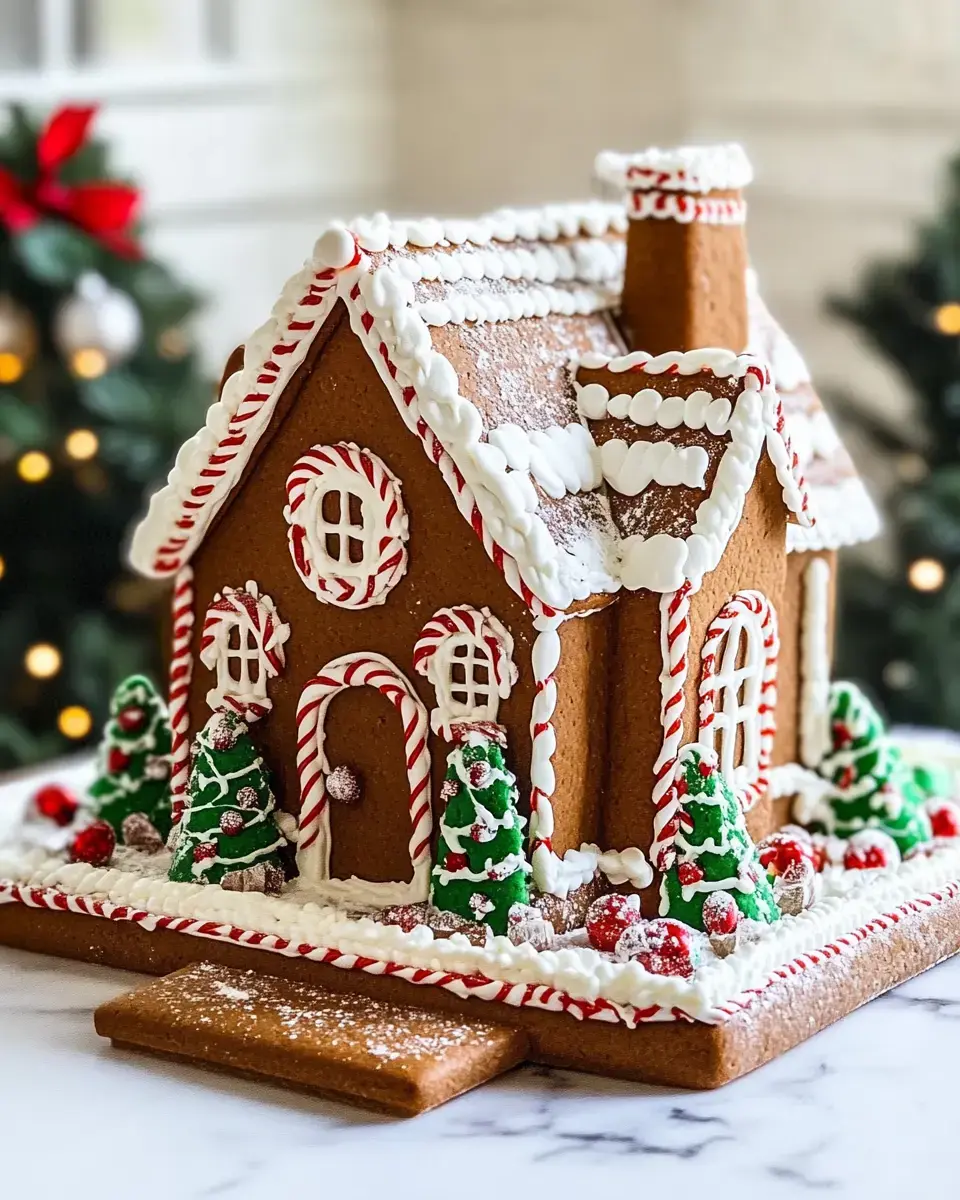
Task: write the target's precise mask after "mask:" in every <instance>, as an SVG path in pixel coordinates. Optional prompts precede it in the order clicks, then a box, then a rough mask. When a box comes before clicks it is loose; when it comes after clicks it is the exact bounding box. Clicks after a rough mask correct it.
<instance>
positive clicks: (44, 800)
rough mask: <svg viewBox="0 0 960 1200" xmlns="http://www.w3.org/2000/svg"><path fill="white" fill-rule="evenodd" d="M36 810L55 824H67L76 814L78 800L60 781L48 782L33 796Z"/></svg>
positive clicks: (78, 805)
mask: <svg viewBox="0 0 960 1200" xmlns="http://www.w3.org/2000/svg"><path fill="white" fill-rule="evenodd" d="M33 802H34V804H35V805H36V809H37V812H38V813H39V814H40V816H41V817H46V818H47V820H48V821H53V823H54V824H55V825H61V826H62V825H69V824H70V822H71V821H72V820H73V818H74V817H75V816H76V813H77V809H78V808H79V807H80V801H79V800H78V799H77V797H76V795H75V794H74V793H73V792H72V791H71V790H70V788H68V787H64V785H63V784H62V783H48V784H46V785H45V786H44V787H42V788H40V790H39V791H38V792H37V793H36V795H35V796H34V797H33Z"/></svg>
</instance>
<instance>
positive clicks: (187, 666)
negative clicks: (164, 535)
mask: <svg viewBox="0 0 960 1200" xmlns="http://www.w3.org/2000/svg"><path fill="white" fill-rule="evenodd" d="M193 624H194V612H193V568H192V567H183V568H181V570H180V571H179V572H178V574H177V577H176V580H175V581H174V585H173V604H172V614H171V627H172V630H171V647H170V673H169V691H168V693H167V705H168V708H169V711H170V732H171V735H172V740H171V745H170V799H171V807H172V816H173V823H174V825H176V824H177V823H178V822H179V820H180V818H181V816H182V815H183V810H184V808H185V807H186V796H187V785H188V783H189V781H190V680H191V678H192V677H193V652H192V650H191V645H190V644H191V642H192V640H193Z"/></svg>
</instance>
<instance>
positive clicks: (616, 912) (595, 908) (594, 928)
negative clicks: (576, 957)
mask: <svg viewBox="0 0 960 1200" xmlns="http://www.w3.org/2000/svg"><path fill="white" fill-rule="evenodd" d="M640 920H642V916H641V913H640V901H639V897H637V896H622V895H621V894H620V893H619V892H612V893H611V894H610V895H608V896H600V897H599V898H598V899H597V900H594V902H593V903H592V904H591V905H590V907H589V908H588V909H587V919H586V925H587V937H589V939H590V945H591V946H593V948H594V949H595V950H606V951H607V952H608V953H610V954H612V953H613V952H614V950H615V949H616V946H617V942H618V941H619V940H620V935H621V934H622V933H623V931H624V930H625V929H626V928H627V926H628V925H634V924H636V922H637V921H640Z"/></svg>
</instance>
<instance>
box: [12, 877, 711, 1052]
mask: <svg viewBox="0 0 960 1200" xmlns="http://www.w3.org/2000/svg"><path fill="white" fill-rule="evenodd" d="M5 902H7V903H10V902H13V903H18V904H25V905H27V906H28V907H29V908H47V909H53V910H55V911H59V912H73V913H79V914H81V915H84V916H90V917H102V918H104V919H106V920H109V921H131V922H133V923H134V924H135V925H138V926H139V927H140V928H141V929H145V930H147V931H148V932H151V933H152V932H153V931H154V930H158V929H159V930H164V929H166V930H170V931H171V932H173V933H185V934H187V935H188V936H190V937H201V938H209V939H211V940H212V941H218V942H231V943H233V944H234V945H238V946H249V947H250V948H252V949H256V950H267V951H270V952H272V953H274V954H282V955H284V956H285V957H286V958H304V959H308V960H310V961H312V962H318V963H325V964H327V965H328V966H332V967H337V968H338V969H340V970H343V971H363V972H365V973H366V974H367V975H390V976H393V977H395V978H397V979H404V980H406V981H407V982H408V983H413V984H417V985H418V986H421V987H440V988H443V989H444V990H445V991H448V992H452V993H453V994H454V995H455V996H458V997H459V998H460V999H461V1000H467V999H475V1000H487V1001H491V1002H495V1003H499V1004H508V1005H510V1006H511V1007H512V1008H539V1009H543V1010H545V1011H546V1012H555V1013H567V1014H568V1015H569V1016H571V1017H574V1018H575V1019H576V1020H578V1021H606V1022H607V1023H608V1024H617V1023H620V1024H623V1025H626V1026H627V1027H628V1028H630V1029H634V1028H636V1026H637V1025H641V1024H645V1023H646V1022H648V1021H688V1022H690V1021H692V1020H693V1018H692V1017H691V1016H689V1015H688V1014H687V1013H685V1012H684V1011H683V1010H682V1009H680V1008H670V1009H668V1008H662V1007H661V1006H660V1005H658V1004H652V1005H650V1006H649V1007H647V1008H633V1007H631V1006H630V1005H624V1004H616V1003H614V1002H613V1001H612V1000H604V999H602V998H597V999H596V1000H582V999H577V998H576V997H574V996H569V995H567V993H566V992H561V991H559V990H558V989H557V988H554V987H550V986H549V985H548V984H543V983H507V982H505V981H504V980H499V979H491V978H490V977H489V976H487V975H481V974H479V973H475V974H473V975H464V974H462V973H460V972H458V971H442V970H432V969H430V968H429V967H410V966H405V965H404V964H403V963H397V962H392V961H389V960H386V959H382V958H372V957H367V956H365V955H360V954H352V953H345V952H344V951H342V950H337V949H334V948H329V947H326V946H313V945H310V944H309V943H308V942H291V941H289V940H288V939H287V938H282V937H279V936H278V935H277V934H273V933H260V932H258V931H256V930H251V929H241V928H239V927H238V926H236V925H230V924H226V923H219V922H217V921H201V920H196V919H194V918H192V917H168V916H158V915H156V914H155V913H151V912H148V911H147V910H146V909H138V908H133V907H130V906H128V905H122V904H113V903H111V902H110V901H109V900H103V899H97V898H95V897H93V896H74V895H70V894H68V893H67V892H62V891H60V890H58V889H57V888H31V887H26V886H22V885H20V884H16V883H13V882H11V881H9V880H0V904H3V903H5Z"/></svg>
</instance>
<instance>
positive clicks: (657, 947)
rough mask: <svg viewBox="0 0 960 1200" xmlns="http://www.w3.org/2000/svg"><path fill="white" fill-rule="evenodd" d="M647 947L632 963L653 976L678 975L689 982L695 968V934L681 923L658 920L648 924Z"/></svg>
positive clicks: (659, 918) (666, 919) (664, 919)
mask: <svg viewBox="0 0 960 1200" xmlns="http://www.w3.org/2000/svg"><path fill="white" fill-rule="evenodd" d="M645 929H646V934H647V947H646V949H644V950H641V951H640V952H639V953H638V954H636V955H635V956H634V957H635V961H636V962H638V963H639V964H640V966H641V967H643V968H644V970H646V971H649V972H650V973H651V974H652V975H679V976H680V977H681V978H682V979H689V978H690V976H691V975H692V974H693V972H694V969H695V967H696V965H697V958H698V954H697V947H696V943H695V940H694V938H695V934H694V931H693V930H692V929H691V928H690V926H689V925H684V924H683V922H682V921H671V920H669V919H668V918H666V917H657V918H656V919H655V920H653V921H647V923H646V926H645Z"/></svg>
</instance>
